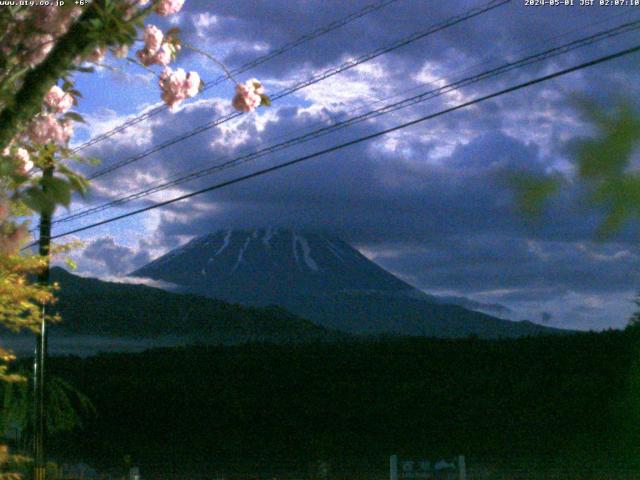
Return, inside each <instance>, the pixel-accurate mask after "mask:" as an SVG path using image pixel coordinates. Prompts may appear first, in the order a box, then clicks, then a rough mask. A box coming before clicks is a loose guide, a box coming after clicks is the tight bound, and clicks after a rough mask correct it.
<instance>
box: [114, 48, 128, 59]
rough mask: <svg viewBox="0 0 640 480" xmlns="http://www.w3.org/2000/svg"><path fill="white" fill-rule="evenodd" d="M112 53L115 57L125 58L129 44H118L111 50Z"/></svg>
mask: <svg viewBox="0 0 640 480" xmlns="http://www.w3.org/2000/svg"><path fill="white" fill-rule="evenodd" d="M113 54H114V55H115V56H116V57H117V58H125V57H126V56H127V55H128V54H129V45H120V46H119V47H117V48H116V49H114V50H113Z"/></svg>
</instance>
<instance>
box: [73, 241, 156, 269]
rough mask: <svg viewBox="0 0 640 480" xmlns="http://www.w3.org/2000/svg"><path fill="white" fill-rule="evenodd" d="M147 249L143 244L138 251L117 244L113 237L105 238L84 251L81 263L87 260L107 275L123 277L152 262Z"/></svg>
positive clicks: (88, 246)
mask: <svg viewBox="0 0 640 480" xmlns="http://www.w3.org/2000/svg"><path fill="white" fill-rule="evenodd" d="M145 247H146V245H144V243H143V245H141V248H139V249H137V251H136V250H134V249H132V248H129V247H126V246H123V245H119V244H117V243H116V241H115V240H114V239H113V238H111V237H103V238H99V239H97V240H94V241H93V242H91V243H90V244H88V245H87V246H86V247H85V248H84V249H83V250H82V257H81V260H80V262H82V261H83V260H85V259H86V260H89V261H91V262H94V263H96V264H98V266H99V267H102V268H103V269H104V270H103V271H104V272H105V273H107V274H110V275H123V274H126V273H129V272H130V271H132V270H134V269H135V268H137V267H139V266H141V265H144V264H146V263H148V262H149V261H150V260H151V258H150V256H149V251H148V250H147V249H146V248H145Z"/></svg>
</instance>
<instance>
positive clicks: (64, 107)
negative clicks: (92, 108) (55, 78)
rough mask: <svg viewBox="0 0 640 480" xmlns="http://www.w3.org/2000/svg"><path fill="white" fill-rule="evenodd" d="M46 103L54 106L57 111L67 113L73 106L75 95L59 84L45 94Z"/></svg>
mask: <svg viewBox="0 0 640 480" xmlns="http://www.w3.org/2000/svg"><path fill="white" fill-rule="evenodd" d="M44 103H46V104H47V105H48V106H49V107H51V108H53V110H54V111H55V112H56V113H65V112H68V111H69V110H70V109H71V107H72V106H73V97H72V96H71V94H69V93H67V92H65V91H64V90H62V89H61V88H60V87H59V86H57V85H54V86H53V87H51V89H50V90H49V92H48V93H47V94H46V95H45V97H44Z"/></svg>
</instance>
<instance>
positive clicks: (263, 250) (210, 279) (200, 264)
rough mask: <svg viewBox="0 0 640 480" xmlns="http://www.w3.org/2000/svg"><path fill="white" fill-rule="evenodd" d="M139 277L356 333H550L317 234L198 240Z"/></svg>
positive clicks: (246, 233)
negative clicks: (425, 284) (447, 294)
mask: <svg viewBox="0 0 640 480" xmlns="http://www.w3.org/2000/svg"><path fill="white" fill-rule="evenodd" d="M132 275H133V276H137V277H148V278H151V279H154V280H162V281H165V282H169V283H171V284H175V285H178V286H179V291H182V292H188V293H195V294H199V295H205V296H208V297H212V298H218V299H222V300H226V301H229V302H234V303H241V304H245V305H253V306H267V305H279V306H282V307H284V308H286V309H288V310H289V311H292V312H293V313H295V314H297V315H300V316H302V317H303V318H307V319H309V320H312V321H314V322H315V323H317V324H319V325H322V326H324V327H330V328H335V329H340V330H343V331H347V332H350V333H399V334H405V335H406V334H409V335H433V336H464V335H468V334H477V335H481V336H493V337H495V336H502V335H507V336H517V335H521V334H532V333H536V332H539V331H545V329H544V327H542V326H534V325H531V326H526V325H525V326H523V325H519V324H516V323H514V322H510V321H507V320H502V319H499V318H496V317H492V316H490V315H486V314H483V313H479V312H477V311H473V310H470V309H468V308H464V306H460V305H462V303H461V302H462V301H467V303H470V302H471V301H468V300H467V299H458V301H457V302H447V301H444V300H443V299H440V298H438V297H434V296H431V295H427V294H425V293H423V292H421V291H420V290H418V289H416V288H415V287H413V286H411V285H409V284H408V283H406V282H404V281H402V280H400V279H399V278H397V277H396V276H394V275H393V274H391V273H390V272H388V271H386V270H384V269H383V268H382V267H380V266H378V265H376V264H375V263H374V262H372V261H371V260H369V259H368V258H366V257H365V256H364V255H362V254H361V253H360V252H359V251H358V250H356V249H355V248H353V247H352V246H351V245H349V244H348V243H346V242H345V241H343V240H341V239H340V238H338V237H336V236H334V235H330V234H326V233H320V232H314V231H306V230H304V231H303V230H290V229H283V228H261V229H252V230H220V231H217V232H213V233H210V234H208V235H204V236H201V237H197V238H194V239H193V240H191V241H190V242H188V243H186V244H185V245H183V246H181V247H179V248H177V249H175V250H173V251H171V252H169V253H167V254H166V255H163V256H161V257H160V258H158V259H156V260H154V261H153V262H151V263H149V264H148V265H146V266H144V267H142V268H140V269H139V270H136V271H135V272H133V273H132ZM450 303H457V305H451V304H450ZM471 303H473V302H471ZM478 306H480V305H479V304H478ZM472 308H474V309H475V308H477V307H472ZM546 330H549V329H546Z"/></svg>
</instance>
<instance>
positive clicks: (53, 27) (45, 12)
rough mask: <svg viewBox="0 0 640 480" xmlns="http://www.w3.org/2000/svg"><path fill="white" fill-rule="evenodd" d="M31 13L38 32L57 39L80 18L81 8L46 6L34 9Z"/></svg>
mask: <svg viewBox="0 0 640 480" xmlns="http://www.w3.org/2000/svg"><path fill="white" fill-rule="evenodd" d="M33 12H34V13H33V18H34V25H35V27H36V29H37V30H38V31H40V32H43V33H50V34H52V35H54V36H55V37H59V36H60V35H63V34H64V33H66V31H67V30H68V29H69V27H70V26H71V23H72V22H73V21H74V20H77V19H78V18H79V17H80V15H81V14H82V8H80V7H78V6H76V7H68V8H67V7H60V6H46V7H36V8H34V9H33Z"/></svg>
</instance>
